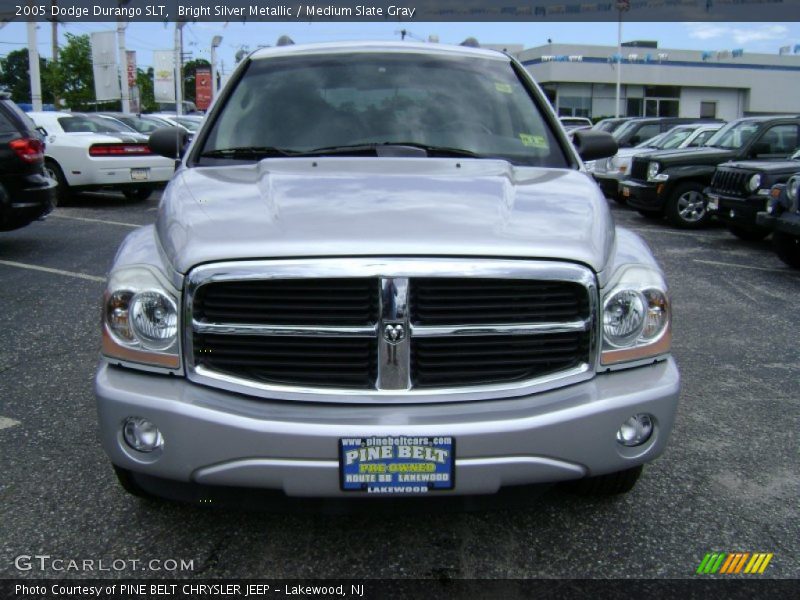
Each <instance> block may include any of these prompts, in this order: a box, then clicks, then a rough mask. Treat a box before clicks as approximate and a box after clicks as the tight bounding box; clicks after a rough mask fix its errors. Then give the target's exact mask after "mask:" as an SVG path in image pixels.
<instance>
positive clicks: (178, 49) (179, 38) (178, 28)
mask: <svg viewBox="0 0 800 600" xmlns="http://www.w3.org/2000/svg"><path fill="white" fill-rule="evenodd" d="M184 25H186V22H184V21H176V22H175V114H177V115H178V116H180V115H182V114H183V26H184Z"/></svg>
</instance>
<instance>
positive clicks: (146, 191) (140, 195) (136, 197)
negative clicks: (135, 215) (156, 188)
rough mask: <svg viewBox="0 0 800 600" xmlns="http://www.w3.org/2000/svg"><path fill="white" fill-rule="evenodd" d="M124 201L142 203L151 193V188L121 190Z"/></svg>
mask: <svg viewBox="0 0 800 600" xmlns="http://www.w3.org/2000/svg"><path fill="white" fill-rule="evenodd" d="M122 193H123V194H124V195H125V199H126V200H130V201H131V202H144V201H145V200H147V199H148V198H149V197H150V194H152V193H153V188H151V187H148V186H142V187H134V188H126V189H124V190H122Z"/></svg>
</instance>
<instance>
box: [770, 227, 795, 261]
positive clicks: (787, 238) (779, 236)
mask: <svg viewBox="0 0 800 600" xmlns="http://www.w3.org/2000/svg"><path fill="white" fill-rule="evenodd" d="M772 247H773V249H774V250H775V254H777V255H778V258H780V259H781V260H782V261H783V262H784V263H786V264H787V265H789V266H790V267H794V268H795V269H800V237H798V236H796V235H789V234H788V233H783V232H781V231H776V232H775V233H773V234H772Z"/></svg>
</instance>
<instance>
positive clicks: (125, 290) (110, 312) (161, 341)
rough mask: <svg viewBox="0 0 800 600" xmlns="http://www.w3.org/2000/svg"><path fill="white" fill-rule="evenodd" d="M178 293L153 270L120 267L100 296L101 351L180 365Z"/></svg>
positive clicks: (133, 359) (148, 362)
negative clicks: (101, 296)
mask: <svg viewBox="0 0 800 600" xmlns="http://www.w3.org/2000/svg"><path fill="white" fill-rule="evenodd" d="M177 297H178V292H177V290H175V289H174V288H173V287H172V286H171V284H170V283H169V282H168V281H166V279H165V278H164V277H163V275H161V274H160V273H158V272H157V271H155V270H151V269H148V268H145V267H131V268H127V269H121V270H119V271H117V272H116V273H113V274H112V275H111V278H110V279H109V282H108V287H107V289H106V293H105V296H104V306H103V354H105V355H106V356H107V357H109V358H112V359H113V358H117V359H122V360H124V361H129V362H133V363H140V364H145V365H150V366H156V367H166V368H169V369H177V368H178V367H179V366H180V355H179V343H178V321H179V319H178V304H177V301H176V298H177Z"/></svg>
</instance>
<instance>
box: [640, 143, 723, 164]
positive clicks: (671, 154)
mask: <svg viewBox="0 0 800 600" xmlns="http://www.w3.org/2000/svg"><path fill="white" fill-rule="evenodd" d="M737 152H738V150H725V149H723V148H711V147H703V148H678V149H675V150H658V151H656V152H651V153H650V154H648V155H647V158H648V160H654V161H655V160H657V161H658V162H660V163H661V164H663V165H669V166H672V165H684V164H685V165H717V164H719V163H721V162H723V161H726V160H730V159H731V158H733V157H734V156H735V155H736V153H737Z"/></svg>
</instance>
